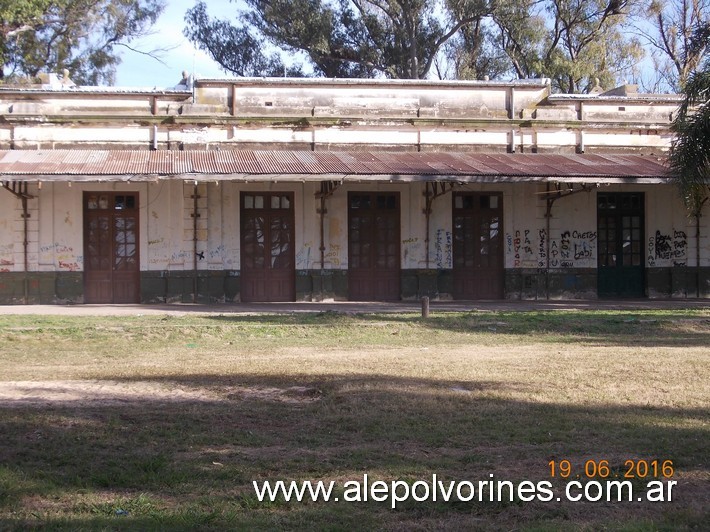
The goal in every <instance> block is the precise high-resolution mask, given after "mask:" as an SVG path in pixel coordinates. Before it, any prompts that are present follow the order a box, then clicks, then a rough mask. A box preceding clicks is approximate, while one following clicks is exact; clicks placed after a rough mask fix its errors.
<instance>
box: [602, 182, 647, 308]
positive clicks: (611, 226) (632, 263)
mask: <svg viewBox="0 0 710 532" xmlns="http://www.w3.org/2000/svg"><path fill="white" fill-rule="evenodd" d="M597 234H598V242H599V250H598V252H597V266H598V269H597V293H598V295H599V296H600V297H643V296H644V294H645V270H644V246H643V242H644V195H643V193H600V194H597Z"/></svg>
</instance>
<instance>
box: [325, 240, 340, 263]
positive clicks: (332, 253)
mask: <svg viewBox="0 0 710 532" xmlns="http://www.w3.org/2000/svg"><path fill="white" fill-rule="evenodd" d="M325 262H327V263H328V264H330V265H331V266H340V244H333V243H332V242H331V243H330V246H328V253H326V254H325Z"/></svg>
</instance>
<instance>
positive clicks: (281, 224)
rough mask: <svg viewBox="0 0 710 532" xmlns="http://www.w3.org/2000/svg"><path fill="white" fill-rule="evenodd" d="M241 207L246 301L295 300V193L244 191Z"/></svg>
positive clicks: (242, 284)
mask: <svg viewBox="0 0 710 532" xmlns="http://www.w3.org/2000/svg"><path fill="white" fill-rule="evenodd" d="M241 207H242V210H241V254H240V256H241V277H242V280H241V299H242V301H294V300H295V299H296V256H295V249H294V240H295V239H294V208H293V193H291V192H242V194H241Z"/></svg>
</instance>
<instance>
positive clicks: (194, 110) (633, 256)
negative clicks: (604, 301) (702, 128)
mask: <svg viewBox="0 0 710 532" xmlns="http://www.w3.org/2000/svg"><path fill="white" fill-rule="evenodd" d="M678 103H679V102H678V97H676V96H673V95H645V94H638V93H636V92H635V91H634V87H631V86H625V87H620V88H619V89H616V90H614V91H609V92H605V93H604V92H599V91H597V92H595V93H593V94H588V95H552V94H550V88H549V84H548V83H547V82H546V80H531V81H521V82H514V83H498V82H432V81H384V80H323V79H201V80H196V81H195V82H194V83H191V84H190V85H184V86H183V85H180V86H178V87H177V88H175V89H170V90H156V89H151V90H144V89H113V88H92V87H74V88H65V87H64V86H59V87H53V86H40V87H23V88H12V87H3V88H0V116H1V117H2V121H1V122H0V181H2V185H3V187H2V190H0V303H2V304H9V303H67V302H73V303H136V302H144V303H150V302H177V301H181V302H191V301H198V302H214V301H224V302H238V301H297V300H327V299H338V300H346V299H350V300H398V299H413V298H418V297H421V296H424V295H427V296H430V297H433V298H441V299H452V298H453V299H499V298H511V299H516V298H524V299H528V298H540V299H542V298H590V299H592V298H597V297H708V295H710V244H709V243H708V232H709V231H710V228H709V227H708V225H707V219H706V218H703V217H699V218H697V219H696V218H692V217H689V215H688V213H687V211H686V209H685V207H684V206H683V203H682V201H681V200H680V198H679V196H678V193H677V191H676V189H675V187H674V185H673V183H672V182H671V181H670V179H669V178H668V177H667V176H666V169H665V165H664V158H665V152H666V151H667V149H668V147H669V145H670V141H671V138H672V137H671V133H670V131H669V126H670V123H671V121H672V118H673V114H674V113H675V111H676V108H677V106H678Z"/></svg>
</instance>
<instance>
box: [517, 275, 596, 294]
mask: <svg viewBox="0 0 710 532" xmlns="http://www.w3.org/2000/svg"><path fill="white" fill-rule="evenodd" d="M505 297H506V299H548V298H551V299H596V297H597V271H596V269H591V268H589V269H586V268H585V269H582V268H564V269H554V270H553V269H551V270H549V271H546V270H545V269H535V268H530V269H526V268H514V269H509V270H505Z"/></svg>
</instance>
